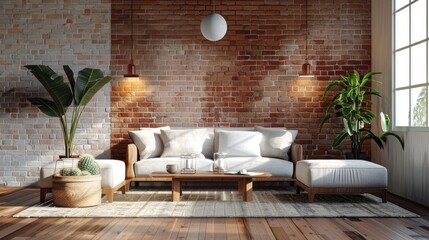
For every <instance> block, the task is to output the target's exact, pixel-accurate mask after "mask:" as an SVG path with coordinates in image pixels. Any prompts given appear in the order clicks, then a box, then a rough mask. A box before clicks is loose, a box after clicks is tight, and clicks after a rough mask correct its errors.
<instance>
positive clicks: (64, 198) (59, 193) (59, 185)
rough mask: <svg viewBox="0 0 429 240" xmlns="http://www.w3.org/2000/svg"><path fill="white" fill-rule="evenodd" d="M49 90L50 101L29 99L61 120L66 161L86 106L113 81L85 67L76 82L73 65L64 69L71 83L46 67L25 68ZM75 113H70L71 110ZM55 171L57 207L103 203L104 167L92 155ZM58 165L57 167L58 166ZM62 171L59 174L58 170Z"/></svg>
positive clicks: (55, 200) (33, 66)
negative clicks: (101, 170)
mask: <svg viewBox="0 0 429 240" xmlns="http://www.w3.org/2000/svg"><path fill="white" fill-rule="evenodd" d="M25 67H26V68H27V69H29V70H30V71H31V73H32V74H33V75H34V76H35V77H36V78H37V80H39V82H40V83H41V84H42V85H43V86H44V87H45V89H46V91H47V92H48V94H49V96H50V99H48V98H28V100H29V101H30V102H31V103H32V104H33V105H35V106H37V107H38V108H39V109H40V111H41V112H43V113H44V114H46V115H48V116H50V117H57V118H58V119H59V121H60V125H61V130H62V133H63V138H64V146H65V155H64V158H71V157H72V154H73V146H74V145H73V143H74V138H75V134H76V129H77V126H78V124H79V120H80V118H81V116H82V114H83V112H84V109H85V107H86V105H87V104H88V103H89V102H90V101H91V99H92V98H93V97H94V96H95V94H96V93H97V92H98V91H99V90H100V89H101V88H102V87H103V86H104V85H106V84H107V83H108V82H109V81H110V80H111V77H109V76H104V75H103V73H102V71H101V70H99V69H92V68H85V69H83V70H81V71H79V72H78V75H77V78H76V79H75V77H74V73H73V71H72V70H71V69H70V67H69V66H63V69H64V72H65V73H66V75H67V78H68V81H69V84H67V83H65V82H64V78H63V77H62V76H60V75H58V74H57V73H55V72H54V71H53V70H52V69H51V68H50V67H48V66H45V65H27V66H25ZM70 109H71V110H72V111H71V113H68V110H70ZM65 161H66V160H62V163H63V166H62V167H58V169H55V172H56V174H54V175H53V178H52V198H53V202H54V204H55V205H56V206H60V207H88V206H94V205H97V204H100V202H101V175H100V167H99V166H98V165H97V163H96V162H95V160H94V157H92V156H91V155H83V156H82V157H81V158H80V160H79V162H78V165H77V166H74V162H73V160H71V164H70V163H68V165H67V167H66V165H65V164H64V162H65ZM58 165H59V164H58V161H57V162H56V165H55V166H56V168H57V166H58ZM57 170H58V171H57Z"/></svg>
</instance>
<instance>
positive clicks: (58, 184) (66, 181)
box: [52, 175, 101, 208]
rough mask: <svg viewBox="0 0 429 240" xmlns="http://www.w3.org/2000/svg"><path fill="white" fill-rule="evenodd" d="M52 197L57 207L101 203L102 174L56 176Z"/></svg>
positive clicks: (85, 205)
mask: <svg viewBox="0 0 429 240" xmlns="http://www.w3.org/2000/svg"><path fill="white" fill-rule="evenodd" d="M52 199H53V202H54V205H55V206H57V207H73V208H74V207H91V206H96V205H99V204H100V203H101V175H89V176H55V177H54V178H53V181H52Z"/></svg>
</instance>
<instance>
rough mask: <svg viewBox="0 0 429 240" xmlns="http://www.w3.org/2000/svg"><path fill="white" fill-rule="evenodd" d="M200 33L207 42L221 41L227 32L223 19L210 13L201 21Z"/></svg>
mask: <svg viewBox="0 0 429 240" xmlns="http://www.w3.org/2000/svg"><path fill="white" fill-rule="evenodd" d="M200 27H201V33H202V34H203V36H204V37H205V38H206V39H207V40H209V41H218V40H221V39H222V38H223V37H224V36H225V34H226V31H227V30H228V25H227V23H226V20H225V18H223V17H222V15H220V14H217V13H211V14H209V15H207V16H205V17H204V18H203V20H202V21H201V25H200Z"/></svg>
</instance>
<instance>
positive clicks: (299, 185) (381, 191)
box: [296, 181, 387, 203]
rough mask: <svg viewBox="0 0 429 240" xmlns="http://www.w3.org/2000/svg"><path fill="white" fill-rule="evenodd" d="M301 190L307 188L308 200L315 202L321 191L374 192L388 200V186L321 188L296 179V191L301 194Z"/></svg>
mask: <svg viewBox="0 0 429 240" xmlns="http://www.w3.org/2000/svg"><path fill="white" fill-rule="evenodd" d="M301 190H305V191H307V193H308V202H314V197H315V195H316V194H321V193H331V194H339V193H373V194H377V195H379V196H380V197H381V200H382V202H383V203H386V202H387V198H386V195H387V189H386V188H321V187H309V186H307V185H305V184H304V183H302V182H300V181H296V193H297V194H300V193H301Z"/></svg>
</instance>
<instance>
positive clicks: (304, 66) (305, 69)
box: [299, 61, 314, 77]
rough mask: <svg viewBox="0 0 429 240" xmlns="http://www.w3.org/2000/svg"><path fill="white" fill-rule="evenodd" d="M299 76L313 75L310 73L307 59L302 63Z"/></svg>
mask: <svg viewBox="0 0 429 240" xmlns="http://www.w3.org/2000/svg"><path fill="white" fill-rule="evenodd" d="M299 76H300V77H314V75H313V74H311V65H310V63H308V62H307V61H305V63H304V64H302V69H301V73H300V74H299Z"/></svg>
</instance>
